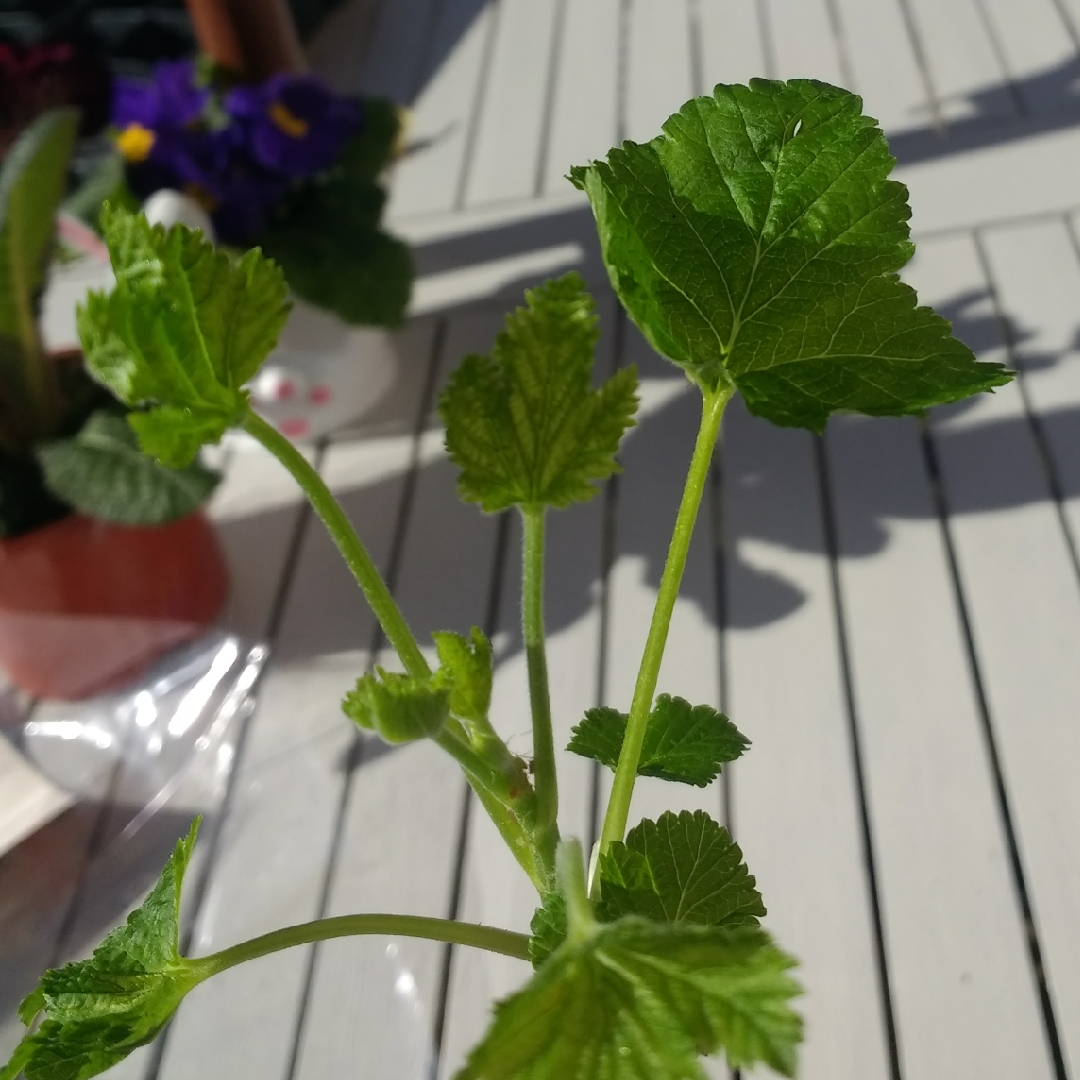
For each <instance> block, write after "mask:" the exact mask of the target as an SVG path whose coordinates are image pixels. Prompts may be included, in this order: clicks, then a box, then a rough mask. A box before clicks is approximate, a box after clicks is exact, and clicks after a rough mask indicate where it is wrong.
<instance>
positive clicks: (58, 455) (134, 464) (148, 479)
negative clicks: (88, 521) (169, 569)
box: [37, 412, 221, 525]
mask: <svg viewBox="0 0 1080 1080" xmlns="http://www.w3.org/2000/svg"><path fill="white" fill-rule="evenodd" d="M37 457H38V461H40V463H41V467H42V471H43V472H44V474H45V483H46V485H47V486H48V488H49V490H50V491H51V492H52V493H53V494H54V495H57V496H58V497H59V498H61V499H63V500H64V501H65V502H67V503H69V504H70V505H71V506H73V507H74V508H75V509H76V510H78V511H79V513H81V514H88V515H89V516H91V517H95V518H98V519H100V520H102V521H112V522H116V523H117V524H120V525H162V524H164V523H165V522H168V521H174V520H175V519H177V518H180V517H183V516H184V515H186V514H190V513H192V511H194V510H197V509H198V508H199V507H200V506H201V505H202V504H203V503H204V502H205V501H206V500H207V499H208V498H209V497H210V494H211V492H212V491H213V490H214V488H215V487H216V486H217V484H218V481H219V480H220V479H221V476H220V474H218V473H216V472H213V471H212V470H210V469H206V468H203V466H201V465H199V464H197V463H196V464H192V465H188V466H187V467H186V468H183V469H170V468H167V467H166V466H164V465H161V464H159V463H158V462H157V461H156V460H154V458H152V457H150V456H149V455H147V454H144V453H143V452H142V450H140V449H139V444H138V440H137V438H136V435H135V432H134V431H133V430H132V429H131V426H130V425H129V424H128V423H127V421H126V420H125V419H124V418H123V417H122V416H117V415H115V414H114V413H109V412H96V413H94V414H93V415H92V416H91V417H90V418H89V419H88V420H87V421H86V423H85V424H83V426H82V428H81V429H80V431H79V432H78V434H76V435H75V436H74V438H71V439H58V440H57V441H55V442H51V443H46V444H45V445H44V446H41V447H39V448H38V450H37Z"/></svg>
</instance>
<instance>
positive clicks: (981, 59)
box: [906, 0, 1017, 122]
mask: <svg viewBox="0 0 1080 1080" xmlns="http://www.w3.org/2000/svg"><path fill="white" fill-rule="evenodd" d="M906 2H907V3H908V5H909V7H910V10H911V13H912V15H913V17H914V21H915V25H916V27H917V29H918V32H919V37H920V39H921V41H922V43H923V47H924V49H925V50H926V60H927V66H928V68H929V70H930V74H931V78H932V79H933V83H934V88H935V90H936V91H937V96H938V102H939V105H940V108H941V115H942V118H943V119H944V120H945V121H946V122H949V121H956V120H962V119H966V118H970V117H978V118H994V117H1008V116H1015V115H1017V102H1016V99H1015V98H1014V97H1013V95H1012V94H1011V93H1010V91H1009V88H1008V86H1007V85H1006V84H1005V78H1006V76H1005V70H1004V68H1003V67H1002V65H1001V61H1000V58H999V56H998V54H997V53H996V51H995V43H994V41H993V40H992V38H991V37H990V35H989V34H988V33H987V25H986V22H985V20H984V19H983V17H982V16H981V15H980V12H979V9H978V6H977V5H978V0H950V2H949V3H947V4H943V3H941V2H940V0H906Z"/></svg>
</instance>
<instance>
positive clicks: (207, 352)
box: [78, 211, 289, 468]
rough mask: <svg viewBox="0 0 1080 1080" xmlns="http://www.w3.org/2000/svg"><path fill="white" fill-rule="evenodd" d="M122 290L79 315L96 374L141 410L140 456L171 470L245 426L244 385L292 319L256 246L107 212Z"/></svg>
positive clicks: (90, 303) (276, 273) (134, 420)
mask: <svg viewBox="0 0 1080 1080" xmlns="http://www.w3.org/2000/svg"><path fill="white" fill-rule="evenodd" d="M102 220H103V224H104V229H105V238H106V240H107V241H108V244H109V253H110V256H111V258H112V264H113V270H114V272H115V274H116V285H115V287H114V288H113V290H112V292H110V293H108V294H104V293H90V295H89V296H88V297H87V300H86V303H85V304H84V305H81V306H80V308H79V312H78V327H79V337H80V340H81V341H82V346H83V351H84V353H85V354H86V364H87V368H88V369H89V371H90V373H91V374H92V375H93V376H94V378H96V379H97V380H98V381H99V382H101V383H103V384H104V385H105V386H107V387H108V388H109V389H110V390H112V392H113V393H114V394H116V396H117V397H119V398H120V400H121V401H123V402H125V403H126V404H127V405H130V406H132V407H134V408H140V409H145V410H146V411H144V412H141V413H137V414H133V415H132V417H131V424H132V427H133V428H134V429H135V431H136V433H137V434H138V436H139V441H140V444H141V445H142V447H143V449H144V450H145V451H146V452H147V453H149V454H152V455H153V456H155V457H157V458H159V459H160V460H161V461H162V462H163V463H164V464H166V465H170V466H172V467H174V468H180V467H183V466H185V465H189V464H190V463H191V462H192V461H193V460H194V457H195V454H196V453H197V452H198V449H199V447H200V446H202V445H204V444H206V443H212V442H216V441H217V440H218V439H220V438H221V436H222V435H223V434H224V433H225V431H226V430H227V429H228V428H229V427H231V426H234V425H237V424H239V423H241V422H242V420H243V418H244V415H245V414H246V412H247V408H248V404H247V400H248V399H247V393H246V391H245V390H244V389H243V385H244V383H246V382H247V381H248V380H249V379H251V377H252V376H253V375H254V374H255V373H256V371H258V369H259V367H260V365H261V364H262V362H263V360H265V359H266V356H267V354H268V353H269V352H270V350H271V349H272V348H273V347H274V345H275V343H276V342H277V339H278V335H279V334H280V332H281V328H282V327H283V326H284V324H285V319H286V317H287V315H288V312H289V302H288V296H287V287H286V284H285V279H284V276H283V275H282V273H281V270H280V268H279V267H278V266H277V265H276V264H275V263H274V262H272V261H271V260H269V259H266V258H264V257H263V255H262V254H261V252H259V250H258V249H254V250H252V251H248V252H247V253H245V254H244V255H243V256H242V257H241V258H240V259H238V260H235V261H234V260H232V259H231V258H230V257H229V256H228V255H226V254H225V252H222V251H215V250H214V248H213V247H212V246H211V245H210V244H208V243H207V242H206V241H205V240H203V238H202V234H201V233H199V232H194V231H192V230H190V229H188V228H186V227H184V226H183V225H174V226H173V227H172V228H171V229H168V230H166V229H164V228H163V227H161V226H160V225H150V224H149V223H148V222H147V221H146V219H145V218H144V217H142V216H141V215H133V214H128V213H125V212H123V211H106V212H104V213H103V215H102Z"/></svg>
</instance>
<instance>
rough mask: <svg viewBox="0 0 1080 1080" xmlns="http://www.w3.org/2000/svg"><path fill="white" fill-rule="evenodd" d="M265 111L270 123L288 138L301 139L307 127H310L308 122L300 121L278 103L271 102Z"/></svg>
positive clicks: (306, 131)
mask: <svg viewBox="0 0 1080 1080" xmlns="http://www.w3.org/2000/svg"><path fill="white" fill-rule="evenodd" d="M266 111H267V114H268V115H269V117H270V122H271V123H272V124H273V125H274V126H275V127H277V128H280V129H281V130H282V131H284V132H285V134H286V135H288V136H289V137H290V138H293V139H302V138H303V137H304V136H305V135H306V134H307V133H308V127H309V126H310V125H309V124H308V122H307V121H306V120H301V119H300V117H299V116H297V115H296V114H295V113H291V112H289V110H288V109H287V108H286V107H285V106H284V105H282V104H281V102H280V101H275V102H273V103H272V104H271V105H270V108H269V109H267V110H266Z"/></svg>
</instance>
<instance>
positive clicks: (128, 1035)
mask: <svg viewBox="0 0 1080 1080" xmlns="http://www.w3.org/2000/svg"><path fill="white" fill-rule="evenodd" d="M198 826H199V823H198V821H196V822H194V823H193V824H192V826H191V831H190V832H189V833H188V835H187V837H186V838H185V839H183V840H181V841H180V842H179V843H178V844H177V845H176V850H175V851H174V852H173V855H172V858H171V859H170V860H169V862H168V864H167V865H166V867H165V869H164V870H163V871H162V874H161V877H160V878H159V880H158V883H157V885H155V886H154V889H153V891H152V892H151V893H150V895H149V896H148V897H147V898H146V900H145V901H144V903H143V905H142V907H140V908H138V909H137V910H136V911H134V912H132V914H131V915H129V916H128V920H127V925H125V926H122V927H120V928H119V929H117V930H114V931H113V932H112V933H111V934H109V936H108V937H107V938H106V939H105V940H104V941H103V942H102V943H101V944H100V945H99V946H98V947H97V948H96V949H95V950H94V955H93V956H92V957H91V958H90V959H89V960H82V961H79V962H78V963H75V964H67V965H66V966H65V967H62V968H59V969H55V970H52V971H47V972H46V973H45V974H44V975H43V976H42V977H41V982H40V984H39V985H38V987H37V989H35V990H34V991H33V993H31V994H30V995H29V996H28V997H27V998H26V1000H25V1001H24V1002H23V1003H22V1005H21V1006H20V1009H19V1016H20V1018H21V1019H22V1021H23V1023H24V1024H26V1025H27V1026H28V1027H29V1026H30V1024H31V1023H32V1022H33V1021H34V1019H35V1017H36V1016H37V1015H38V1013H40V1012H41V1011H42V1010H44V1012H45V1020H44V1022H43V1023H42V1025H41V1027H40V1028H39V1029H38V1030H37V1031H36V1032H35V1033H34V1034H32V1035H27V1036H26V1037H25V1038H24V1039H23V1041H22V1043H21V1044H20V1046H19V1047H18V1048H17V1049H16V1051H15V1054H14V1056H13V1057H12V1059H11V1061H9V1062H8V1064H7V1065H6V1066H5V1067H4V1068H3V1069H0V1080H14V1077H16V1076H17V1075H18V1073H19V1070H20V1069H21V1070H22V1071H23V1072H24V1073H25V1075H26V1080H87V1078H88V1077H91V1076H97V1075H98V1073H101V1072H104V1071H105V1070H106V1069H108V1068H111V1067H112V1066H113V1065H115V1064H116V1063H117V1062H118V1061H121V1060H123V1059H124V1058H125V1057H127V1055H128V1054H130V1053H131V1051H132V1050H134V1049H135V1048H136V1047H139V1046H143V1045H144V1044H145V1043H148V1042H150V1041H151V1039H153V1038H154V1037H155V1036H156V1035H157V1033H158V1032H159V1031H160V1030H161V1029H162V1028H163V1027H164V1026H165V1024H166V1023H167V1022H168V1020H169V1018H170V1017H171V1016H172V1014H173V1013H174V1012H175V1011H176V1007H177V1005H179V1004H180V1001H181V999H182V998H183V997H184V995H185V994H186V993H187V992H188V991H189V990H190V989H191V988H192V987H193V986H195V985H196V984H198V983H199V982H200V981H201V980H202V979H203V978H205V977H206V975H207V974H208V972H207V971H206V970H205V969H203V968H202V967H200V966H199V965H198V963H196V962H192V961H189V960H185V959H184V958H183V957H182V956H181V955H180V952H179V918H180V891H181V888H182V887H183V881H184V873H185V871H186V870H187V865H188V862H189V861H190V859H191V852H192V848H193V847H194V845H195V837H196V834H197V832H198Z"/></svg>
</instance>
